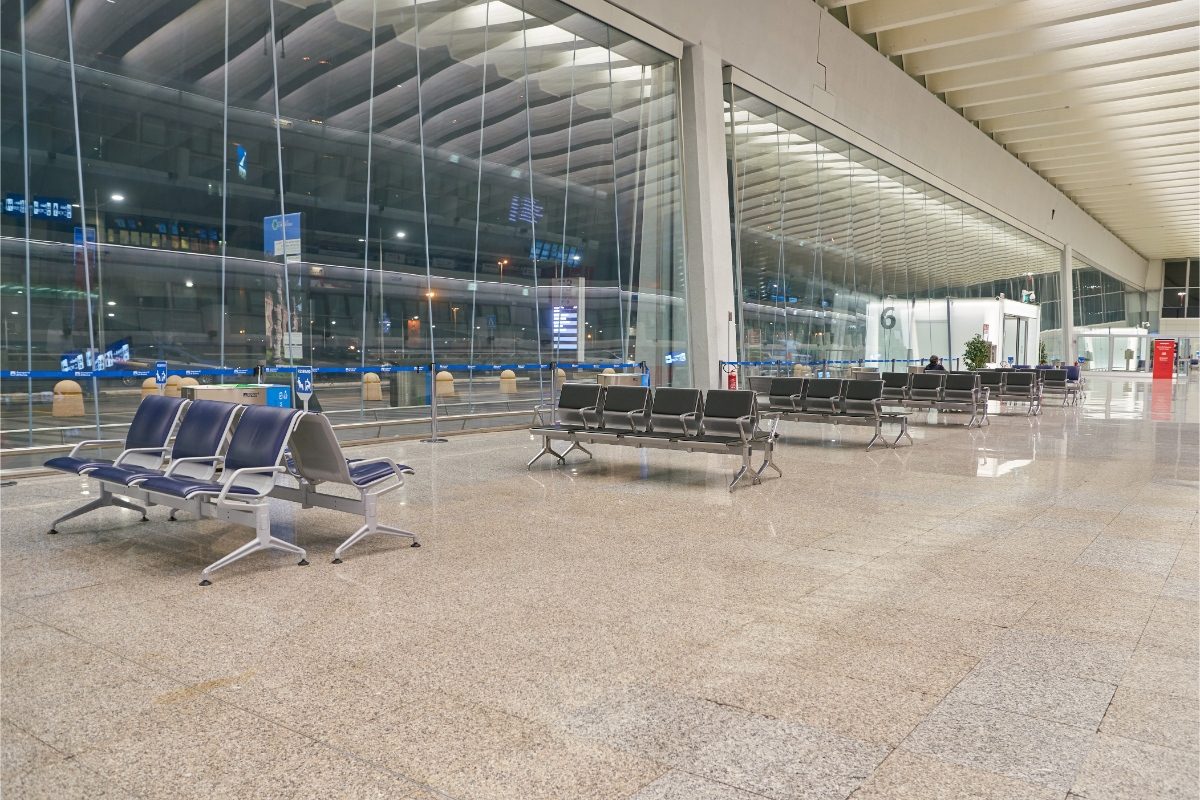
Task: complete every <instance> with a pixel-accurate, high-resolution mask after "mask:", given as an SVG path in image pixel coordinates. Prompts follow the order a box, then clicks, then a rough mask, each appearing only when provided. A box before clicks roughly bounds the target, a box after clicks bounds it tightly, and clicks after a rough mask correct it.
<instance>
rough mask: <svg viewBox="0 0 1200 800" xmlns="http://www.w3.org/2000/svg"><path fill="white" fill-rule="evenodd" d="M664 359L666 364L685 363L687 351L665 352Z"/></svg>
mask: <svg viewBox="0 0 1200 800" xmlns="http://www.w3.org/2000/svg"><path fill="white" fill-rule="evenodd" d="M666 359H667V363H668V364H686V363H687V353H682V352H680V353H667V356H666Z"/></svg>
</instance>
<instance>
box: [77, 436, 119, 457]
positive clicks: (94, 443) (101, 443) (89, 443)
mask: <svg viewBox="0 0 1200 800" xmlns="http://www.w3.org/2000/svg"><path fill="white" fill-rule="evenodd" d="M112 444H125V440H124V439H88V440H86V441H82V442H80V443H79V444H77V445H75V446H74V447H72V448H71V452H70V453H69V454H68V457H69V458H74V457H75V454H76V453H78V452H79V451H80V450H82V449H83V448H85V447H105V446H107V445H112Z"/></svg>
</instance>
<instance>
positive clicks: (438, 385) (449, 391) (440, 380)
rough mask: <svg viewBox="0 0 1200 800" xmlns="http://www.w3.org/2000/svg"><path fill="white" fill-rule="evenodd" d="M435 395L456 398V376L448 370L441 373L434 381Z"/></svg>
mask: <svg viewBox="0 0 1200 800" xmlns="http://www.w3.org/2000/svg"><path fill="white" fill-rule="evenodd" d="M433 393H434V395H435V396H437V397H454V376H453V375H451V374H450V373H449V372H447V371H446V370H442V371H441V372H439V373H438V374H437V375H436V376H435V377H434V380H433Z"/></svg>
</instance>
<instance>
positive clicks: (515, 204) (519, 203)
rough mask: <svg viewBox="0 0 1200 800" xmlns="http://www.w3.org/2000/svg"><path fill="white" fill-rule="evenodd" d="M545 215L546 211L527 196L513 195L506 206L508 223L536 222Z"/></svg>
mask: <svg viewBox="0 0 1200 800" xmlns="http://www.w3.org/2000/svg"><path fill="white" fill-rule="evenodd" d="M545 213H546V209H545V208H543V207H542V206H540V205H538V202H537V200H534V199H533V198H532V197H530V196H529V195H527V194H514V195H513V198H512V202H511V203H509V204H508V221H509V222H537V221H539V220H540V219H541V218H542V215H543V214H545Z"/></svg>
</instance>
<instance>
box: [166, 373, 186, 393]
mask: <svg viewBox="0 0 1200 800" xmlns="http://www.w3.org/2000/svg"><path fill="white" fill-rule="evenodd" d="M181 381H182V379H181V378H180V377H179V376H178V375H168V376H167V385H166V386H165V387H163V394H164V395H165V396H167V397H179V396H180V392H179V386H180V382H181Z"/></svg>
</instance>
